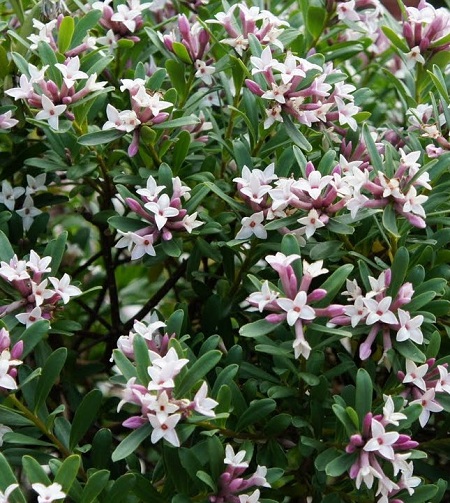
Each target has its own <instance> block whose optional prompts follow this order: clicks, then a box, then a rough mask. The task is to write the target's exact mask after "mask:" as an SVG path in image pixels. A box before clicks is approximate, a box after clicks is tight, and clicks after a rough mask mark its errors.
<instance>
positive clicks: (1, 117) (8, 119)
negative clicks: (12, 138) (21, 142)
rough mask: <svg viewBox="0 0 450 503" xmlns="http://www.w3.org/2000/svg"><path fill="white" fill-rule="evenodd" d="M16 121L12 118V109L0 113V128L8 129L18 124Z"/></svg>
mask: <svg viewBox="0 0 450 503" xmlns="http://www.w3.org/2000/svg"><path fill="white" fill-rule="evenodd" d="M18 122H19V121H18V120H17V119H13V118H12V110H8V111H7V112H5V113H4V114H0V129H10V128H12V127H14V126H15V125H16V124H18Z"/></svg>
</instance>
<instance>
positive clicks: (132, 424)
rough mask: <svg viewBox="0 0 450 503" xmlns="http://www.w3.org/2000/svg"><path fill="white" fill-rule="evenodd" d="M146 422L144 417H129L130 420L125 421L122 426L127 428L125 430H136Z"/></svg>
mask: <svg viewBox="0 0 450 503" xmlns="http://www.w3.org/2000/svg"><path fill="white" fill-rule="evenodd" d="M146 422H147V420H146V419H145V418H143V417H142V416H132V417H129V418H128V419H125V421H124V422H123V423H122V426H125V428H130V429H132V430H135V429H136V428H139V427H140V426H142V425H143V424H145V423H146Z"/></svg>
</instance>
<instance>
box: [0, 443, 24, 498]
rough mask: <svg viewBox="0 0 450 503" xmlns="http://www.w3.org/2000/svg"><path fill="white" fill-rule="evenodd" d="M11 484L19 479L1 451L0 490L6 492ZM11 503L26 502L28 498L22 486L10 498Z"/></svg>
mask: <svg viewBox="0 0 450 503" xmlns="http://www.w3.org/2000/svg"><path fill="white" fill-rule="evenodd" d="M11 484H17V479H16V477H15V475H14V472H13V471H12V469H11V466H10V465H9V463H8V461H7V460H6V458H5V456H4V455H3V454H2V453H1V452H0V491H2V492H4V491H5V489H6V488H7V487H8V486H10V485H11ZM8 502H9V503H26V500H25V498H24V496H23V494H22V492H21V490H20V488H18V489H16V490H14V491H13V492H12V493H11V495H10V496H9V498H8Z"/></svg>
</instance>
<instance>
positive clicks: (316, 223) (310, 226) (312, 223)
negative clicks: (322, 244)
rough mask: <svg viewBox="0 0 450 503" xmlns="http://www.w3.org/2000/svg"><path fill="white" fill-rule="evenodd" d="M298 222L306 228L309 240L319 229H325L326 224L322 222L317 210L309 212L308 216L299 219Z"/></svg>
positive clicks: (313, 209)
mask: <svg viewBox="0 0 450 503" xmlns="http://www.w3.org/2000/svg"><path fill="white" fill-rule="evenodd" d="M297 222H298V223H299V224H302V225H304V226H305V227H304V229H305V235H306V237H307V238H310V237H311V236H312V235H313V234H314V233H315V232H316V230H317V229H320V228H321V227H325V224H324V223H323V222H322V220H320V218H319V213H318V212H317V210H316V209H315V208H312V209H311V210H309V213H308V215H307V216H306V217H302V218H299V219H298V220H297Z"/></svg>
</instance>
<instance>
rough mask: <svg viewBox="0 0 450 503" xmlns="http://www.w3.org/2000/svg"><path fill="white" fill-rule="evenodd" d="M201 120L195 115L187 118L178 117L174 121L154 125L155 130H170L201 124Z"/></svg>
mask: <svg viewBox="0 0 450 503" xmlns="http://www.w3.org/2000/svg"><path fill="white" fill-rule="evenodd" d="M199 123H200V119H199V118H198V117H196V116H195V115H188V116H187V117H178V119H172V120H170V121H166V122H161V123H160V124H154V125H153V126H152V128H153V129H169V128H176V127H182V126H192V125H194V124H199Z"/></svg>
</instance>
